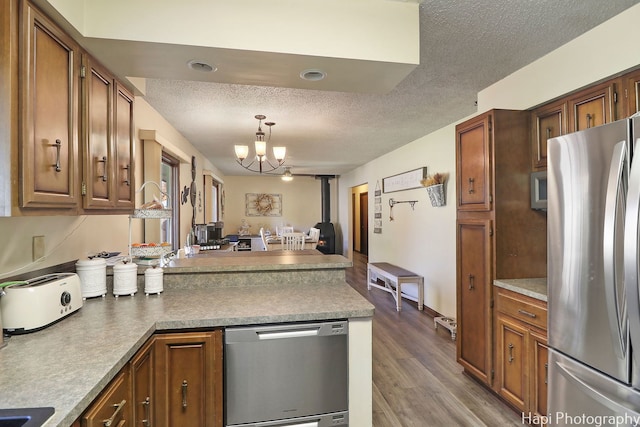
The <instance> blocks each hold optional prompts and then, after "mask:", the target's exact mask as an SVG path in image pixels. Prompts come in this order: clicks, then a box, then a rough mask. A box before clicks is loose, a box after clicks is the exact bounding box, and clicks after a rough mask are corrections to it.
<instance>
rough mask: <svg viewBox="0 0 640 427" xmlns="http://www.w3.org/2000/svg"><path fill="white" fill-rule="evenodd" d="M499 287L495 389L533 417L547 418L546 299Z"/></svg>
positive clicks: (513, 404)
mask: <svg viewBox="0 0 640 427" xmlns="http://www.w3.org/2000/svg"><path fill="white" fill-rule="evenodd" d="M497 289H498V291H497V310H496V311H497V315H496V352H495V359H496V360H495V365H496V384H495V390H496V391H497V393H498V394H499V395H500V396H501V397H502V398H503V399H504V400H506V401H507V402H509V403H510V404H511V405H512V406H513V407H514V408H516V409H518V410H519V411H522V412H523V413H524V414H525V415H530V417H531V419H544V417H543V416H545V415H546V411H547V354H548V350H547V330H546V327H547V326H546V322H547V310H546V302H544V301H540V300H536V299H534V298H531V297H527V296H525V295H521V294H518V293H516V292H512V291H509V290H505V289H502V288H497Z"/></svg>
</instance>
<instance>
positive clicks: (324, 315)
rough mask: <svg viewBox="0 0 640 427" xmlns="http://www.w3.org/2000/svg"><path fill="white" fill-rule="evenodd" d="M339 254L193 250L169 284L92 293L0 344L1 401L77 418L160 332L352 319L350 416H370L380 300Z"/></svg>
mask: <svg viewBox="0 0 640 427" xmlns="http://www.w3.org/2000/svg"><path fill="white" fill-rule="evenodd" d="M350 265H351V262H350V261H349V260H347V259H346V258H344V257H342V256H340V255H323V254H291V253H281V254H278V255H275V254H271V255H266V254H265V255H260V256H238V257H234V256H222V257H218V256H215V257H207V256H204V257H192V258H186V259H179V260H173V261H172V262H171V264H170V265H169V266H168V267H166V268H165V269H164V271H165V275H164V278H165V281H164V289H165V290H164V292H163V293H162V294H159V295H150V296H145V295H144V293H142V288H140V287H139V292H138V293H137V294H136V295H135V296H132V297H130V296H126V297H119V298H114V297H113V296H111V294H109V295H108V296H107V297H106V298H99V297H98V298H93V299H89V300H86V301H85V302H84V306H83V307H82V309H80V310H79V311H78V312H77V313H75V314H73V315H72V316H70V317H68V318H66V319H63V320H62V321H61V322H59V323H57V324H55V325H52V326H50V327H48V328H46V329H44V330H42V331H39V332H35V333H32V334H27V335H18V336H13V337H11V338H10V339H9V340H8V341H9V342H8V345H7V347H5V348H3V349H2V350H0V364H2V365H3V366H6V367H11V368H10V369H4V370H3V373H2V375H0V390H1V392H0V407H2V408H19V407H36V406H53V407H54V408H55V414H54V415H53V417H52V418H51V419H50V421H49V422H48V423H47V424H46V425H47V426H69V425H71V424H72V423H73V422H74V421H75V420H76V419H78V417H80V416H81V415H82V413H83V412H84V411H85V410H86V409H87V408H88V407H89V405H90V404H91V403H92V401H93V400H94V399H95V398H96V397H97V396H98V395H99V394H100V392H101V391H102V390H103V389H104V388H105V387H106V386H107V385H108V384H109V382H110V381H111V380H112V379H113V378H114V377H115V376H116V375H117V374H118V372H119V371H120V370H121V369H122V368H123V367H124V366H125V365H126V364H127V363H128V361H129V360H130V359H131V358H132V356H133V355H134V354H135V353H136V352H137V351H138V350H139V349H140V348H141V347H142V346H143V345H144V344H145V342H146V341H147V340H148V339H149V338H150V337H152V336H153V335H154V334H156V333H162V332H165V331H173V332H175V331H188V330H202V329H207V328H225V327H227V326H235V325H257V324H271V323H289V322H300V321H316V320H331V319H348V320H349V338H348V340H349V341H348V351H349V416H350V420H351V423H353V424H354V425H370V424H371V417H372V412H371V411H372V407H371V404H372V403H371V320H372V316H373V306H372V305H371V304H370V303H369V302H368V301H366V299H364V298H363V297H362V296H361V295H359V294H358V293H357V292H356V291H355V290H354V289H352V288H351V287H350V286H349V285H348V284H347V283H346V282H345V281H344V269H345V268H346V267H348V266H350Z"/></svg>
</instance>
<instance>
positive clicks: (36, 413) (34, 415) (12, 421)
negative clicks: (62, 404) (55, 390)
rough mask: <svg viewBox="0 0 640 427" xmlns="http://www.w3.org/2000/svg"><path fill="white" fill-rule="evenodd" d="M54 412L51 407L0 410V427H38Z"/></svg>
mask: <svg viewBox="0 0 640 427" xmlns="http://www.w3.org/2000/svg"><path fill="white" fill-rule="evenodd" d="M54 412H55V410H54V409H53V408H51V407H41V408H13V409H0V427H40V426H42V425H44V423H45V422H46V421H47V420H48V419H49V418H50V417H51V416H52V415H53V413H54Z"/></svg>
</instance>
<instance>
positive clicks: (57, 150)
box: [51, 139, 62, 172]
mask: <svg viewBox="0 0 640 427" xmlns="http://www.w3.org/2000/svg"><path fill="white" fill-rule="evenodd" d="M51 146H52V147H56V164H55V165H53V167H54V168H56V172H60V171H62V168H61V167H60V149H61V148H62V141H60V140H59V139H56V143H55V144H51Z"/></svg>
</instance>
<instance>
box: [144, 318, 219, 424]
mask: <svg viewBox="0 0 640 427" xmlns="http://www.w3.org/2000/svg"><path fill="white" fill-rule="evenodd" d="M155 359H156V369H155V371H156V372H155V380H156V402H157V405H156V424H155V425H156V426H166V427H172V426H187V425H193V426H202V427H207V426H212V427H214V426H222V331H210V332H190V333H176V334H162V335H157V336H156V339H155Z"/></svg>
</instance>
